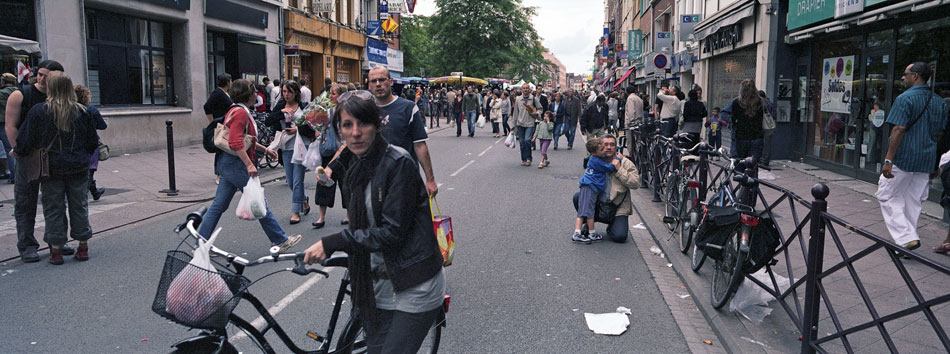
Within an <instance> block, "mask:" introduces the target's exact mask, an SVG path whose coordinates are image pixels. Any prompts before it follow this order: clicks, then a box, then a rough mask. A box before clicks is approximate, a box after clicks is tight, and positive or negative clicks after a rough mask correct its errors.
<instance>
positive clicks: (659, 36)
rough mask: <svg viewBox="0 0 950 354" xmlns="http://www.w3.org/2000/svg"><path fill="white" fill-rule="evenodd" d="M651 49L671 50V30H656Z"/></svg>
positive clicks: (659, 50) (666, 51) (668, 51)
mask: <svg viewBox="0 0 950 354" xmlns="http://www.w3.org/2000/svg"><path fill="white" fill-rule="evenodd" d="M653 43H654V44H655V45H654V46H653V50H655V51H658V52H665V53H670V52H672V51H673V32H657V33H656V38H655V39H654V41H653Z"/></svg>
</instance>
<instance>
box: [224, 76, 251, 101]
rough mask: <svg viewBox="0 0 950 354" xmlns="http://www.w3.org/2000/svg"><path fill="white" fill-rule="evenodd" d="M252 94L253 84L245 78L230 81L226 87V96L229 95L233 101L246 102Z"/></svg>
mask: <svg viewBox="0 0 950 354" xmlns="http://www.w3.org/2000/svg"><path fill="white" fill-rule="evenodd" d="M253 94H254V85H253V84H251V82H250V81H248V80H246V79H237V80H234V81H231V87H228V96H231V101H232V102H234V103H244V102H247V100H248V99H249V98H251V95H253Z"/></svg>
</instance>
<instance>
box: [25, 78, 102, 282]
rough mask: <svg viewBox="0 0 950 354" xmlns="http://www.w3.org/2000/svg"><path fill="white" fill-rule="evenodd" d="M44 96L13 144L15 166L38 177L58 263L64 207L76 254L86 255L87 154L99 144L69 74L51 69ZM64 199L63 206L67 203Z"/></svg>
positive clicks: (60, 261) (47, 235) (88, 232)
mask: <svg viewBox="0 0 950 354" xmlns="http://www.w3.org/2000/svg"><path fill="white" fill-rule="evenodd" d="M46 87H47V91H46V94H47V98H46V102H45V103H42V104H38V105H36V106H33V108H32V109H30V111H29V113H28V114H27V117H26V121H25V122H24V123H23V125H22V126H21V127H20V133H19V135H17V144H16V147H15V148H14V153H15V154H16V156H23V157H22V158H21V159H20V163H21V164H20V165H19V166H18V168H23V169H25V171H29V172H27V176H28V180H29V181H41V184H40V191H41V192H42V198H41V200H42V201H43V219H44V220H45V221H46V231H45V233H44V235H43V241H46V243H48V244H49V245H50V258H49V263H51V264H55V265H60V264H63V249H62V247H63V245H64V244H66V241H67V240H66V222H67V220H66V219H67V218H66V212H67V210H68V212H69V218H68V219H69V227H70V228H71V231H70V236H72V238H73V239H74V240H76V241H79V248H78V249H76V255H75V258H76V259H77V260H79V261H85V260H88V259H89V245H88V241H89V239H90V238H92V227H91V226H90V225H89V200H88V199H87V197H86V189H87V188H88V186H89V156H90V155H91V154H92V152H93V151H95V150H96V147H97V146H99V136H98V135H97V134H96V128H95V123H94V122H93V118H92V116H91V115H90V114H89V112H88V111H87V110H86V106H84V105H82V104H80V103H79V102H77V100H76V91H75V90H74V88H73V82H72V80H70V78H69V76H66V74H64V73H63V72H62V71H53V72H50V74H49V76H48V77H47V79H46ZM67 205H68V209H67Z"/></svg>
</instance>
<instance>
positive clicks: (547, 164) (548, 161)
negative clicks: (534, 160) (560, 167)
mask: <svg viewBox="0 0 950 354" xmlns="http://www.w3.org/2000/svg"><path fill="white" fill-rule="evenodd" d="M548 166H551V160H548V159H545V160H544V167H548Z"/></svg>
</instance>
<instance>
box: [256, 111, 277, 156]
mask: <svg viewBox="0 0 950 354" xmlns="http://www.w3.org/2000/svg"><path fill="white" fill-rule="evenodd" d="M265 119H267V113H257V114H256V115H255V116H254V122H255V123H257V142H258V143H261V145H264V146H268V145H270V143H271V142H273V141H274V135H275V132H274V129H273V128H271V127H269V126H267V125H266V124H264V120H265ZM277 156H278V158H273V157H270V156H268V155H267V154H258V155H257V168H264V167H270V168H277V166H279V165H280V163H281V162H280V154H277Z"/></svg>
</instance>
